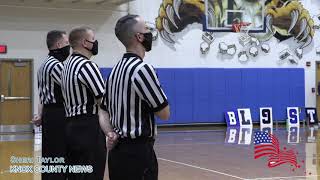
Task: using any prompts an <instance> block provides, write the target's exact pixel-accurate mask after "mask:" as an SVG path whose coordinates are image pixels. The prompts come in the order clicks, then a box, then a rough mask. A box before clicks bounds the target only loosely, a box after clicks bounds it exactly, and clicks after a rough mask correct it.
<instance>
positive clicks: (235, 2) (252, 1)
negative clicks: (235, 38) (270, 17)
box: [204, 0, 265, 32]
mask: <svg viewBox="0 0 320 180" xmlns="http://www.w3.org/2000/svg"><path fill="white" fill-rule="evenodd" d="M264 4H265V0H205V8H206V11H205V12H206V15H205V16H206V17H205V23H204V26H205V27H204V30H206V31H218V32H232V31H233V30H232V24H233V23H240V22H243V23H248V24H250V25H249V26H246V27H243V30H250V32H265V18H264V17H265V16H264Z"/></svg>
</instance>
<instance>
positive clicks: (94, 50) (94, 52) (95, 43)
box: [86, 40, 98, 55]
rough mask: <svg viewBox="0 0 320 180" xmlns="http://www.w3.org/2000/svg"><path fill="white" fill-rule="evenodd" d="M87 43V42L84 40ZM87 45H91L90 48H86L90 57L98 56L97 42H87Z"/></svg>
mask: <svg viewBox="0 0 320 180" xmlns="http://www.w3.org/2000/svg"><path fill="white" fill-rule="evenodd" d="M86 41H88V40H86ZM88 42H89V43H91V44H92V48H91V49H88V48H86V49H87V50H88V51H90V52H91V53H92V55H97V54H98V40H95V41H94V42H91V41H88Z"/></svg>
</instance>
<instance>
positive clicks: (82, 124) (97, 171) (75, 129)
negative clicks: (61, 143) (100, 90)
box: [66, 115, 107, 180]
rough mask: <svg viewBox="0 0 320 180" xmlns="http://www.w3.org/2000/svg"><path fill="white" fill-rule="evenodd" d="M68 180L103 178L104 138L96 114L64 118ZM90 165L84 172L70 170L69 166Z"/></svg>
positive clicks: (96, 179)
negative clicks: (90, 168) (65, 122)
mask: <svg viewBox="0 0 320 180" xmlns="http://www.w3.org/2000/svg"><path fill="white" fill-rule="evenodd" d="M66 120H67V126H66V136H67V157H66V161H67V164H68V165H69V173H68V180H103V176H104V171H105V165H106V155H107V149H106V138H105V135H104V134H103V132H102V130H101V128H100V125H99V119H98V115H79V116H75V117H69V118H66ZM76 165H80V166H87V167H92V172H90V170H89V169H87V170H86V172H85V173H76V171H73V172H70V166H73V167H75V166H76Z"/></svg>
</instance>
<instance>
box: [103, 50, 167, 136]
mask: <svg viewBox="0 0 320 180" xmlns="http://www.w3.org/2000/svg"><path fill="white" fill-rule="evenodd" d="M105 89H106V90H105V94H104V96H103V99H102V103H101V108H102V109H104V110H106V111H107V112H108V113H109V115H110V119H111V124H112V126H113V128H114V130H115V131H116V132H117V133H119V134H120V135H121V136H123V137H127V138H131V139H134V138H137V137H154V136H155V135H156V133H157V127H156V124H155V117H154V112H157V111H160V110H161V109H163V108H164V107H166V106H167V105H168V101H167V97H166V95H165V94H164V92H163V90H162V88H161V86H160V82H159V80H158V77H157V75H156V73H155V70H154V69H153V67H152V66H150V65H148V64H146V63H144V62H143V61H142V59H141V58H140V57H139V56H137V55H135V54H133V53H126V54H125V55H124V56H123V58H122V60H121V61H120V62H118V63H117V64H116V66H115V67H114V68H113V69H112V71H111V73H110V75H109V77H108V79H107V81H106V88H105Z"/></svg>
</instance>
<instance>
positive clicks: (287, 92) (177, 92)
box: [101, 68, 305, 124]
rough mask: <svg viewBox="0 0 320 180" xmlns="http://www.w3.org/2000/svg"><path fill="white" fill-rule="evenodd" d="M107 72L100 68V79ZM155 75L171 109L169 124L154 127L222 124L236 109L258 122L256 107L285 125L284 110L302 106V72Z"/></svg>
mask: <svg viewBox="0 0 320 180" xmlns="http://www.w3.org/2000/svg"><path fill="white" fill-rule="evenodd" d="M110 71H111V69H110V68H101V72H102V75H103V77H104V78H106V77H107V76H108V75H109V73H110ZM157 73H158V76H159V79H160V82H161V85H162V87H163V89H164V91H165V93H166V95H167V97H168V99H169V103H170V109H171V117H170V120H169V121H161V120H158V124H189V123H225V119H224V113H225V112H226V111H230V110H236V109H237V108H250V109H251V115H252V119H253V121H254V122H258V121H259V108H260V107H272V109H273V118H274V120H277V121H285V119H286V108H287V107H290V106H293V107H301V108H303V107H304V106H305V83H304V81H305V75H304V69H303V68H228V69H226V68H158V69H157ZM302 112H304V111H302ZM300 116H301V118H300V119H303V118H304V113H301V114H300Z"/></svg>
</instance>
